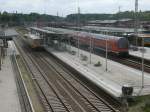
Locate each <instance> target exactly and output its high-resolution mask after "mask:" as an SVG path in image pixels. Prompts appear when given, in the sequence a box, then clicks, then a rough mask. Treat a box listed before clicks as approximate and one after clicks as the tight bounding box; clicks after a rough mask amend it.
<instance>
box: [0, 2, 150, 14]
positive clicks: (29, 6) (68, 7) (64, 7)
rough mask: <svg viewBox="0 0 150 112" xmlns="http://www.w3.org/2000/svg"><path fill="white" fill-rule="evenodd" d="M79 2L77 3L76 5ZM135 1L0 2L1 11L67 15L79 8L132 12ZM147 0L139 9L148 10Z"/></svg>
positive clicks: (83, 9)
mask: <svg viewBox="0 0 150 112" xmlns="http://www.w3.org/2000/svg"><path fill="white" fill-rule="evenodd" d="M77 1H79V3H77ZM134 1H135V0H81V1H80V0H0V10H1V11H4V10H6V11H9V12H13V11H18V12H23V13H30V12H38V13H47V14H52V15H56V14H57V12H59V14H60V15H67V14H71V13H76V12H77V7H78V6H80V8H81V12H82V13H115V12H117V11H118V10H119V9H118V7H119V6H121V10H122V11H125V10H134ZM149 2H150V1H149V0H139V9H141V10H149V9H150V7H149Z"/></svg>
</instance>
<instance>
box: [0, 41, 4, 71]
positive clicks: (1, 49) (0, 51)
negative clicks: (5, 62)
mask: <svg viewBox="0 0 150 112" xmlns="http://www.w3.org/2000/svg"><path fill="white" fill-rule="evenodd" d="M3 46H4V43H3V40H2V39H0V70H1V65H2V54H3Z"/></svg>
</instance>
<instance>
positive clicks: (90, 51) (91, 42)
mask: <svg viewBox="0 0 150 112" xmlns="http://www.w3.org/2000/svg"><path fill="white" fill-rule="evenodd" d="M91 53H92V36H90V64H91V63H92V60H91V58H92V54H91Z"/></svg>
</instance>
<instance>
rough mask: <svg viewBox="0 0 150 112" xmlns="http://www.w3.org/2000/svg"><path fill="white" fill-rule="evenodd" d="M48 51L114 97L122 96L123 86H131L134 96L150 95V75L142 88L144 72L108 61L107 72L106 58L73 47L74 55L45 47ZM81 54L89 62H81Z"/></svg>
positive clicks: (145, 75) (145, 79)
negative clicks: (97, 64) (98, 64)
mask: <svg viewBox="0 0 150 112" xmlns="http://www.w3.org/2000/svg"><path fill="white" fill-rule="evenodd" d="M45 48H46V50H47V51H48V52H50V53H52V54H53V55H54V56H56V57H57V58H59V59H60V60H62V61H63V62H64V63H66V64H68V65H70V66H71V67H73V68H74V69H75V70H77V71H78V72H80V73H81V74H82V75H83V76H85V77H86V78H87V79H89V80H90V81H92V82H93V83H95V84H96V85H97V86H99V87H101V88H103V89H104V90H105V91H106V92H108V93H109V94H111V95H112V96H114V97H121V96H122V90H121V89H122V86H123V85H126V84H128V85H131V86H133V87H134V93H133V95H134V96H141V95H148V94H150V74H148V73H145V74H144V85H145V86H144V88H142V72H141V71H139V70H136V69H133V68H130V67H128V66H125V65H122V64H119V63H117V62H114V61H111V60H108V71H106V70H105V68H106V67H105V66H106V64H105V58H102V57H100V56H98V55H94V54H92V55H91V63H90V59H89V57H90V54H89V52H86V51H83V50H79V54H80V55H79V56H80V58H79V57H78V53H77V52H78V49H77V48H75V47H71V48H70V49H71V51H75V52H76V54H75V55H73V54H71V53H69V52H67V51H57V50H54V49H53V48H51V47H48V46H45ZM81 54H82V55H84V56H86V57H87V60H84V61H83V60H81ZM98 62H99V63H100V65H101V66H99V67H96V66H94V65H95V64H96V63H98Z"/></svg>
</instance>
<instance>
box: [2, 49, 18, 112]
mask: <svg viewBox="0 0 150 112" xmlns="http://www.w3.org/2000/svg"><path fill="white" fill-rule="evenodd" d="M10 51H11V50H10V48H8V51H7V52H8V53H7V54H8V55H7V56H6V57H5V59H4V60H3V64H2V70H1V71H0V112H21V107H20V103H19V98H18V93H17V87H16V83H15V74H14V72H13V69H12V65H11V60H10V56H9V55H10Z"/></svg>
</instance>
